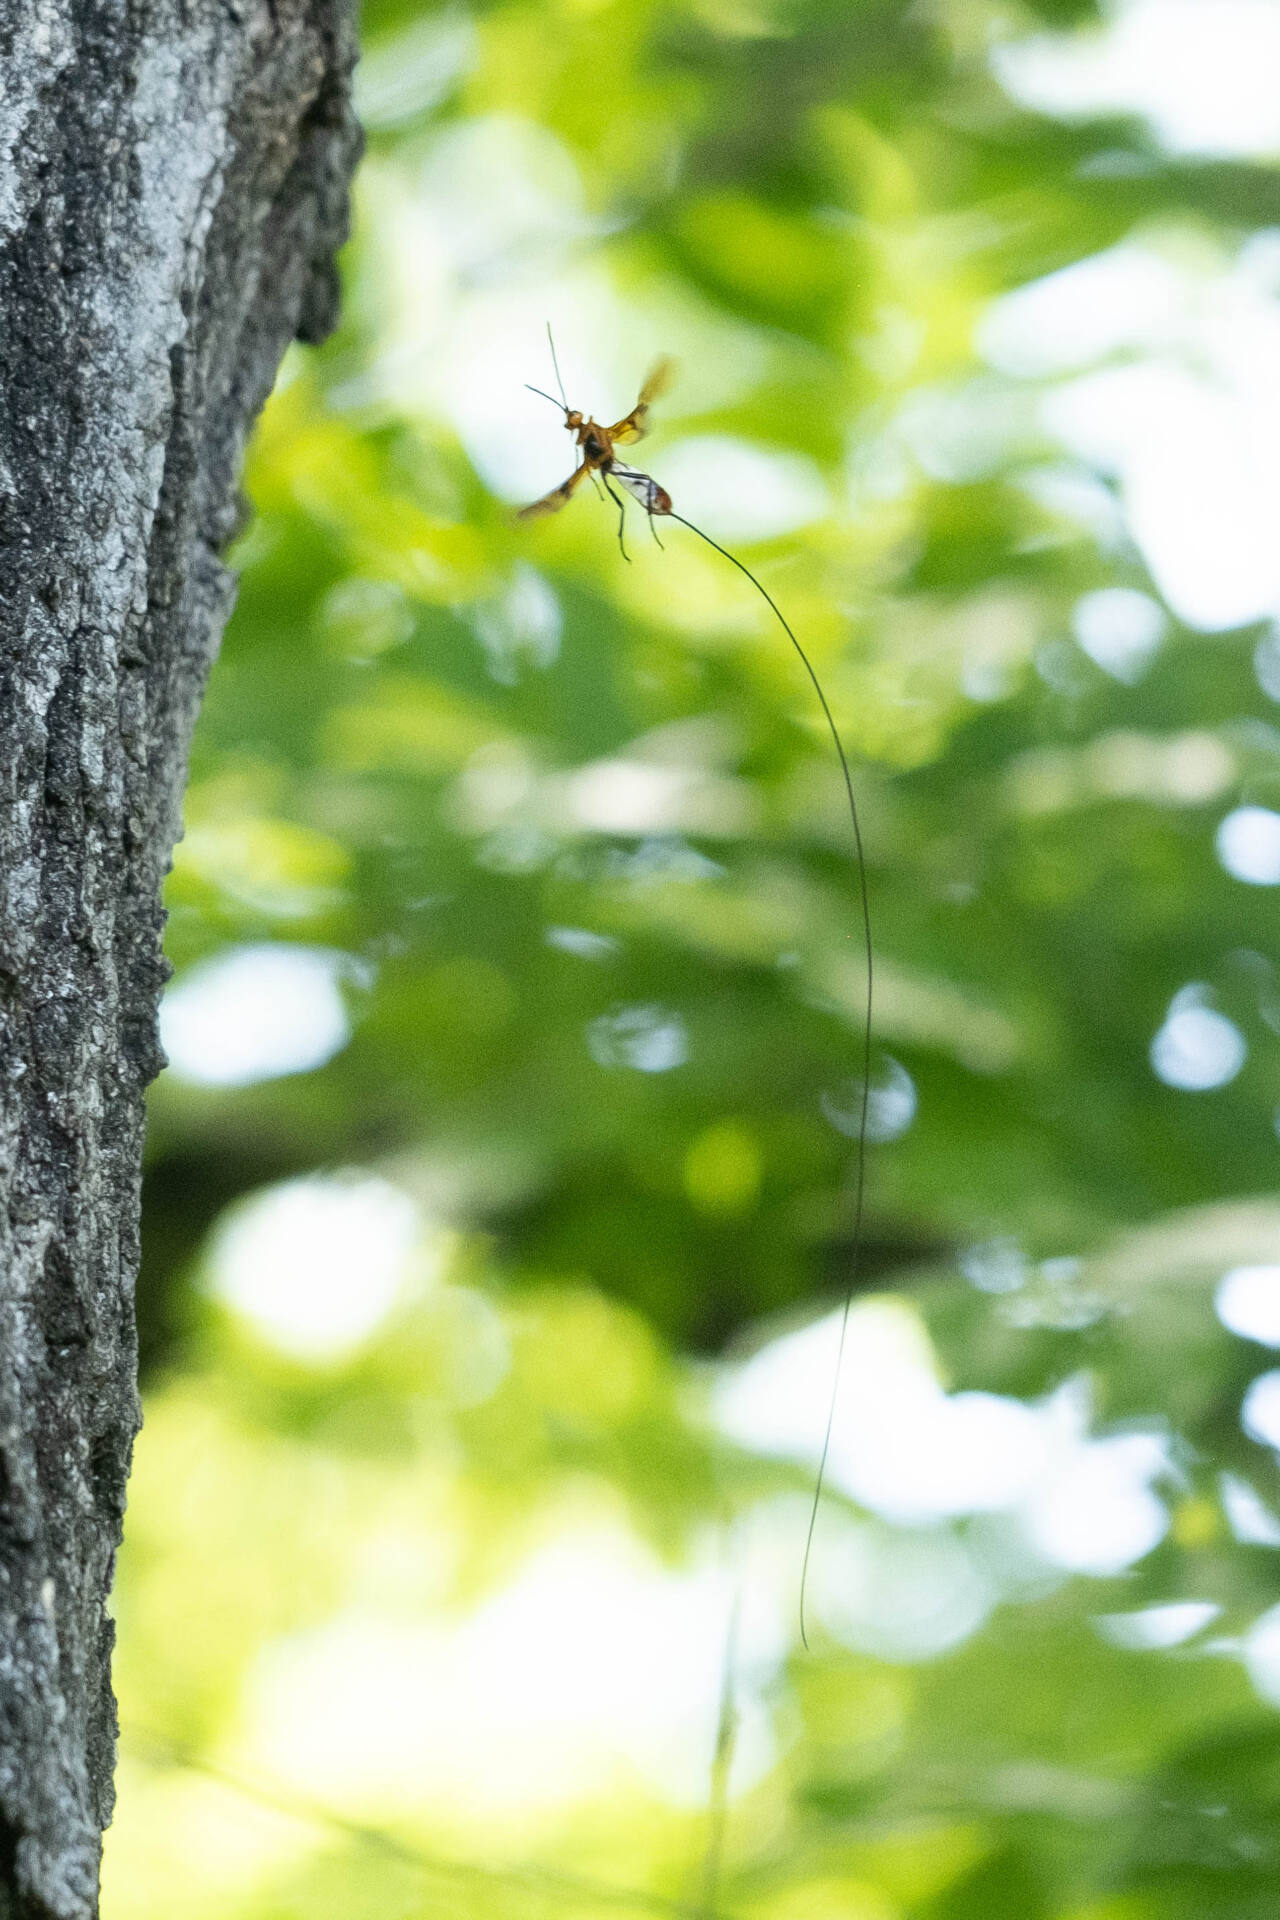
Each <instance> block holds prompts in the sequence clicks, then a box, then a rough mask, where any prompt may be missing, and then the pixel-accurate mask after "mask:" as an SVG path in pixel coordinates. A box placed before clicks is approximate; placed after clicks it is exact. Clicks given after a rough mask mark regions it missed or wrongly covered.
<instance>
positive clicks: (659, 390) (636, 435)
mask: <svg viewBox="0 0 1280 1920" xmlns="http://www.w3.org/2000/svg"><path fill="white" fill-rule="evenodd" d="M555 355H556V349H555V342H554V341H552V342H551V358H552V364H553V365H554V366H555V370H556V384H557V386H558V387H559V388H560V398H559V400H557V399H556V397H555V395H554V394H550V393H544V392H543V390H542V388H541V387H530V388H529V391H530V393H536V394H538V395H540V397H541V398H542V399H543V400H550V402H551V404H552V406H553V407H563V409H564V424H565V427H566V429H567V431H568V432H569V433H571V434H572V435H573V437H574V441H575V443H576V450H577V453H578V455H579V464H578V465H577V466H576V467H575V468H574V470H573V472H572V473H571V474H570V475H569V478H568V479H567V480H562V481H561V483H560V485H559V486H558V487H552V489H551V491H550V493H544V494H543V496H542V498H541V499H540V500H535V501H534V502H533V504H532V505H531V506H528V507H522V508H521V510H520V514H519V518H520V519H521V520H533V519H536V518H537V516H538V515H539V514H543V513H558V512H559V511H560V509H561V507H563V506H564V505H565V504H566V503H567V502H568V501H570V500H572V498H573V496H574V494H575V492H576V491H577V489H578V487H579V486H580V485H581V483H582V482H583V480H585V479H586V477H587V475H588V474H590V475H591V478H592V479H593V480H598V482H599V484H600V485H602V486H603V487H604V490H605V492H606V493H607V494H608V495H609V498H610V499H611V500H612V501H613V504H614V505H615V506H616V507H617V509H618V545H619V547H621V549H622V557H623V559H624V560H626V559H629V558H630V556H629V555H628V553H627V548H626V540H625V532H626V503H625V502H624V500H623V498H622V496H621V494H619V493H618V492H617V490H616V488H615V486H614V482H615V481H616V482H617V485H618V486H620V487H623V488H625V489H626V491H627V492H628V493H629V494H630V495H631V496H632V498H633V499H634V500H638V501H639V503H640V505H641V506H642V507H643V508H644V510H645V512H646V514H647V515H648V516H649V528H650V531H651V532H652V533H653V537H654V539H655V540H657V539H658V536H657V532H656V530H655V529H654V526H653V521H654V516H655V514H669V513H670V512H671V511H672V506H671V495H670V494H669V493H668V492H667V490H666V488H665V487H663V486H659V484H658V482H657V481H656V480H655V479H654V478H653V477H652V475H650V474H647V473H641V472H640V469H639V468H638V467H629V466H628V465H627V464H626V462H625V461H623V460H619V458H618V456H617V451H616V449H617V448H618V447H626V446H631V445H633V444H634V443H635V442H636V441H637V440H643V438H644V436H645V434H646V433H647V432H648V418H649V409H650V407H651V406H652V404H653V402H654V401H655V400H657V399H659V398H660V397H661V395H662V394H664V393H665V392H666V390H667V388H668V387H669V386H670V385H671V380H672V376H673V374H674V372H675V362H674V361H673V360H670V359H668V358H666V357H665V356H664V357H663V358H662V359H661V360H658V361H656V362H655V363H654V365H653V366H652V367H651V368H650V370H649V375H648V378H647V379H646V380H645V383H644V385H643V386H642V387H641V389H640V394H639V398H638V399H637V401H636V404H635V405H634V407H632V409H631V411H630V413H628V414H624V416H623V418H622V419H621V420H618V421H615V423H614V425H613V426H611V427H606V426H603V425H602V424H601V423H600V421H599V420H593V419H592V418H591V417H590V415H587V414H583V413H580V412H579V410H578V408H577V407H571V406H570V405H569V402H568V400H567V399H566V398H565V393H564V384H563V382H562V381H561V379H560V366H559V362H558V361H557V360H556V357H555ZM658 545H659V546H661V545H662V542H661V541H660V540H658Z"/></svg>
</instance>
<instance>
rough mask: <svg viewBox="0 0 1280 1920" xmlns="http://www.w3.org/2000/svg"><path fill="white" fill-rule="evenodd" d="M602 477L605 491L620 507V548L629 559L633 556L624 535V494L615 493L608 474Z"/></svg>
mask: <svg viewBox="0 0 1280 1920" xmlns="http://www.w3.org/2000/svg"><path fill="white" fill-rule="evenodd" d="M600 477H601V479H602V480H603V481H604V490H605V492H606V493H607V494H608V496H609V498H610V499H611V500H612V502H613V504H614V506H615V507H616V508H617V509H618V548H619V551H620V552H621V554H622V557H623V559H624V560H628V561H629V560H630V558H631V555H630V554H629V553H628V552H627V543H626V541H625V540H624V538H623V535H624V534H625V532H626V528H627V509H626V504H625V502H624V501H623V498H622V495H621V494H620V493H615V492H614V490H613V488H612V487H611V486H610V485H609V476H608V474H607V473H602V474H601V476H600Z"/></svg>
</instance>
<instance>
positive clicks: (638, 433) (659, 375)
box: [609, 354, 676, 447]
mask: <svg viewBox="0 0 1280 1920" xmlns="http://www.w3.org/2000/svg"><path fill="white" fill-rule="evenodd" d="M675 371H676V363H675V361H674V360H672V359H670V358H669V357H668V356H667V355H666V354H664V355H663V357H662V359H661V360H655V361H654V363H653V365H652V367H651V368H650V369H649V377H648V379H647V380H646V381H645V383H644V385H643V386H642V387H641V389H640V398H639V399H638V400H637V401H636V404H635V406H634V407H633V408H632V409H631V412H630V413H629V414H628V415H627V416H626V419H625V420H619V422H618V424H617V426H616V427H610V429H609V438H610V439H611V440H612V441H614V442H615V443H616V444H617V445H619V446H623V447H626V446H629V445H630V444H631V442H632V441H634V440H643V438H644V436H645V434H646V433H647V432H648V415H649V408H650V406H651V405H652V403H653V402H654V401H655V400H658V399H660V398H661V396H662V395H663V394H664V393H665V392H666V391H667V388H668V387H669V386H670V385H671V382H672V380H673V378H674V377H675Z"/></svg>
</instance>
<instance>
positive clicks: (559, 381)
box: [547, 320, 569, 413]
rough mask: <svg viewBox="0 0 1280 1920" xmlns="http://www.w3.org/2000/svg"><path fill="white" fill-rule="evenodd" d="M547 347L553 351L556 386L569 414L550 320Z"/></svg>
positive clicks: (552, 359)
mask: <svg viewBox="0 0 1280 1920" xmlns="http://www.w3.org/2000/svg"><path fill="white" fill-rule="evenodd" d="M547 345H548V346H549V347H550V349H551V364H552V366H553V367H554V368H555V370H556V385H557V386H558V387H559V389H560V398H561V400H562V401H563V402H564V410H565V412H566V413H568V411H569V398H568V395H567V394H566V393H565V390H564V381H563V380H562V379H561V378H560V362H559V361H558V360H557V359H556V343H555V338H554V336H553V334H552V332H551V322H550V321H549V320H548V322H547Z"/></svg>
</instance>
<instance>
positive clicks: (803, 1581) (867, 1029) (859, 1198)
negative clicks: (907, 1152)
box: [666, 510, 875, 1652]
mask: <svg viewBox="0 0 1280 1920" xmlns="http://www.w3.org/2000/svg"><path fill="white" fill-rule="evenodd" d="M666 517H667V518H669V519H672V520H678V521H679V522H680V525H681V526H682V527H687V528H688V529H689V531H690V533H696V534H697V536H698V538H699V540H705V541H706V543H707V545H708V546H709V547H714V548H715V551H716V552H717V553H718V554H721V555H722V556H723V558H724V559H726V560H727V561H728V562H729V564H730V565H731V566H734V567H736V568H737V569H738V572H739V573H743V574H745V575H746V577H747V579H748V580H749V581H750V582H751V584H752V586H753V587H754V588H755V590H756V592H757V593H758V594H759V595H760V597H761V598H762V599H763V600H765V601H767V602H768V604H769V606H770V607H771V608H772V609H773V612H774V615H775V616H776V618H777V621H778V624H779V626H780V627H781V628H782V631H783V632H784V633H785V634H786V636H787V638H788V640H789V641H790V642H791V644H792V646H793V647H794V648H795V650H796V652H797V654H798V655H799V656H800V661H801V664H802V665H803V667H804V670H805V672H806V673H807V674H808V676H809V679H810V680H811V682H812V683H813V690H814V692H815V693H816V694H817V696H818V704H819V705H820V706H821V708H822V713H823V718H824V719H825V720H826V723H827V728H828V731H829V732H830V734H831V739H832V742H833V744H834V746H835V750H836V754H837V756H838V758H839V761H840V771H841V773H842V774H843V776H844V791H845V798H846V799H847V800H848V802H849V819H850V821H851V823H852V826H853V844H854V848H855V851H856V853H857V860H858V889H859V893H860V895H861V905H862V932H863V947H864V965H865V969H866V988H867V990H866V999H865V1001H864V1003H863V1019H862V1092H861V1096H860V1099H859V1102H858V1158H857V1166H856V1168H855V1170H854V1198H853V1249H852V1253H851V1255H850V1260H849V1277H848V1281H847V1284H846V1287H845V1295H844V1304H843V1307H842V1309H841V1313H840V1338H839V1341H838V1343H837V1346H836V1364H835V1369H834V1372H833V1376H832V1381H831V1398H830V1401H829V1402H828V1405H827V1419H826V1426H825V1428H824V1430H823V1435H822V1453H821V1455H820V1456H819V1460H818V1472H817V1475H816V1477H815V1479H814V1484H813V1504H812V1506H811V1507H810V1509H809V1526H808V1530H807V1532H806V1534H805V1541H804V1559H803V1561H802V1562H801V1567H800V1640H801V1644H802V1645H803V1646H804V1649H805V1651H806V1652H808V1648H809V1623H808V1618H807V1613H806V1606H805V1602H806V1599H807V1597H808V1591H809V1562H810V1560H811V1559H812V1558H813V1536H814V1532H815V1530H816V1528H817V1525H818V1511H819V1508H820V1507H821V1505H822V1489H823V1487H824V1485H825V1484H826V1475H827V1459H828V1456H829V1454H830V1452H831V1435H832V1431H833V1429H834V1427H835V1419H836V1407H837V1404H838V1403H839V1398H840V1373H841V1369H842V1366H843V1363H844V1349H845V1340H846V1338H847V1336H848V1332H849V1315H850V1313H851V1312H852V1311H853V1299H854V1294H855V1293H856V1292H857V1287H858V1266H859V1260H860V1256H861V1253H862V1219H863V1212H864V1208H865V1203H866V1191H867V1123H868V1120H869V1118H870V1112H871V1016H872V1001H873V998H874V987H875V960H874V955H873V951H872V944H871V898H870V891H869V888H868V884H867V858H866V853H865V851H864V848H863V842H862V822H861V820H860V819H859V817H858V802H857V799H856V798H855V796H854V791H853V775H852V774H851V773H850V771H849V759H848V755H847V754H846V753H845V750H844V742H843V741H842V740H841V738H840V730H839V728H838V727H837V726H836V723H835V718H834V716H833V714H832V712H831V708H830V707H829V706H828V704H827V696H826V694H825V693H824V692H823V691H822V683H821V682H820V680H819V679H818V676H817V674H816V673H815V672H814V669H813V662H812V661H811V660H810V658H809V656H808V654H807V653H806V652H805V650H804V648H803V647H802V646H801V645H800V642H799V641H798V640H797V639H796V636H795V634H794V633H793V632H792V630H791V626H790V624H789V623H788V621H787V620H786V618H785V617H784V615H783V613H782V609H781V608H780V607H779V605H778V603H777V601H776V600H775V599H774V597H773V595H772V594H771V593H770V592H769V591H768V589H767V588H766V587H764V586H762V585H761V583H760V582H759V580H757V579H756V576H755V575H754V573H752V571H751V569H750V567H745V566H744V565H743V564H742V562H741V560H739V559H738V558H737V557H736V555H734V554H732V553H730V552H729V550H728V548H727V547H722V546H721V545H720V543H719V541H718V540H713V539H712V538H711V535H710V534H709V533H704V532H703V531H702V528H701V527H695V526H694V524H693V522H692V520H686V519H685V518H684V516H683V514H679V513H676V512H674V511H671V510H669V511H668V514H667V516H666Z"/></svg>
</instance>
